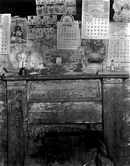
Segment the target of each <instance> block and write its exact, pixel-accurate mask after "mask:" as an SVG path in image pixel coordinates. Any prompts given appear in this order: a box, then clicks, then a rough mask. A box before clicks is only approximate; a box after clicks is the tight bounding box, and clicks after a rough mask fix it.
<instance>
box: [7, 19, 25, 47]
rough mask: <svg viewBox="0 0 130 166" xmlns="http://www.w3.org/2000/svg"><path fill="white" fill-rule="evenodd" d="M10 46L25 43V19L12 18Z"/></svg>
mask: <svg viewBox="0 0 130 166" xmlns="http://www.w3.org/2000/svg"><path fill="white" fill-rule="evenodd" d="M10 43H11V44H20V43H27V19H26V18H14V19H12V21H11V36H10Z"/></svg>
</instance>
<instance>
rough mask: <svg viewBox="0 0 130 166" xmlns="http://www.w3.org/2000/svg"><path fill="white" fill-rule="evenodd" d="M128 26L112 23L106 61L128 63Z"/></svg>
mask: <svg viewBox="0 0 130 166" xmlns="http://www.w3.org/2000/svg"><path fill="white" fill-rule="evenodd" d="M129 26H130V24H125V23H113V24H111V26H110V37H109V49H108V50H109V52H108V59H109V60H112V59H113V60H114V61H115V62H130V32H129V30H128V29H129Z"/></svg>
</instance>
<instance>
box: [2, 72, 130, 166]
mask: <svg viewBox="0 0 130 166" xmlns="http://www.w3.org/2000/svg"><path fill="white" fill-rule="evenodd" d="M128 77H129V74H128V73H113V74H112V73H102V72H100V73H99V74H98V75H82V76H80V75H77V76H55V77H54V76H53V77H52V76H50V77H48V76H47V77H46V76H29V77H28V76H23V77H19V76H13V77H3V78H2V80H3V81H6V85H7V101H8V166H24V159H25V156H26V154H27V147H28V137H29V136H30V133H31V131H32V128H31V125H32V124H34V123H39V122H40V123H44V124H51V122H52V124H67V125H68V124H91V123H92V124H93V123H94V124H97V125H98V124H100V125H101V126H102V129H101V130H102V132H103V135H104V139H105V141H106V145H107V152H108V154H109V156H110V158H111V159H112V160H113V161H114V163H116V164H115V165H117V166H122V165H123V96H124V94H123V88H124V79H127V78H128ZM43 87H44V88H43ZM63 90H64V93H63ZM70 92H71V93H70ZM50 94H51V95H50ZM54 96H56V97H54ZM39 103H40V106H39ZM70 103H71V104H70ZM66 104H67V106H66ZM67 108H69V110H70V111H68V110H67ZM75 108H76V110H77V111H75ZM84 108H87V109H84ZM55 109H56V110H60V111H59V113H57V114H55V113H54V112H55V111H54V112H53V110H55ZM36 110H37V111H36ZM42 110H46V111H49V112H53V116H52V115H51V114H49V118H50V119H48V117H47V116H46V111H45V112H44V111H42ZM62 110H65V111H66V110H67V111H68V115H67V116H66V115H65V114H61V112H62ZM85 110H86V111H85ZM92 110H93V111H94V113H92ZM80 111H81V112H82V113H83V114H80V113H79V112H80ZM37 112H39V113H37ZM73 112H74V114H75V116H73V118H72V115H73ZM55 115H56V116H55ZM43 117H44V118H43ZM53 117H55V118H53ZM58 117H59V118H58ZM70 117H71V118H70ZM60 118H61V119H62V120H61V121H60ZM52 120H53V121H52ZM30 124H31V125H30ZM16 156H17V157H16Z"/></svg>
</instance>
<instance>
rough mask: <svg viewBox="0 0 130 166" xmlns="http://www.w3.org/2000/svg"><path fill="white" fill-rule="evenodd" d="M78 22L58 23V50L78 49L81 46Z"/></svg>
mask: <svg viewBox="0 0 130 166" xmlns="http://www.w3.org/2000/svg"><path fill="white" fill-rule="evenodd" d="M78 26H79V25H78V22H77V21H76V22H75V21H74V22H69V23H66V22H58V23H57V49H77V48H78V45H79V27H78Z"/></svg>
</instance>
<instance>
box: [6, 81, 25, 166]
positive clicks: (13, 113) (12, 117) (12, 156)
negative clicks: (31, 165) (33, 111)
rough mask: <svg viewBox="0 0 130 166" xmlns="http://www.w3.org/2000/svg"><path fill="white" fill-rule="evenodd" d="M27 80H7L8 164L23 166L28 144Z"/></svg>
mask: <svg viewBox="0 0 130 166" xmlns="http://www.w3.org/2000/svg"><path fill="white" fill-rule="evenodd" d="M26 92H27V90H26V81H21V82H20V81H8V82H7V102H8V166H23V165H24V159H25V155H26V149H27V148H26V146H27V136H26V133H27V125H26V123H25V121H24V119H26V118H27V102H26V101H27V100H26V98H27V95H26Z"/></svg>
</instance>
